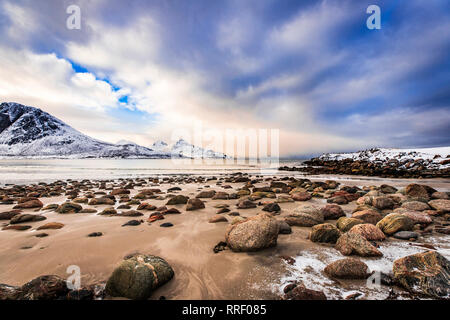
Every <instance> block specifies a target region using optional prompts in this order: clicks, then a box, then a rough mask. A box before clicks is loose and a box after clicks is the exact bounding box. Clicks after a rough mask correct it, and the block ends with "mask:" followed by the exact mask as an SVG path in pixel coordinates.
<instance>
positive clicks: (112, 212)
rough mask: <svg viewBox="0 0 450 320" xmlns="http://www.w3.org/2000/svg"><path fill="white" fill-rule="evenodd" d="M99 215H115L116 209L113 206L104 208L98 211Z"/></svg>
mask: <svg viewBox="0 0 450 320" xmlns="http://www.w3.org/2000/svg"><path fill="white" fill-rule="evenodd" d="M99 215H101V216H115V215H117V210H116V209H114V208H105V209H103V211H102V212H100V213H99Z"/></svg>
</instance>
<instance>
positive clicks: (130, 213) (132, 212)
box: [119, 210, 144, 217]
mask: <svg viewBox="0 0 450 320" xmlns="http://www.w3.org/2000/svg"><path fill="white" fill-rule="evenodd" d="M119 215H120V216H123V217H140V216H143V215H144V214H142V213H141V212H139V211H136V210H128V211H122V212H121V213H120V214H119Z"/></svg>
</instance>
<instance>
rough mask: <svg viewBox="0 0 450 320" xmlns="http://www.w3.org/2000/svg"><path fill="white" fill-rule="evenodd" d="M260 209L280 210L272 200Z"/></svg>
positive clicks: (268, 210)
mask: <svg viewBox="0 0 450 320" xmlns="http://www.w3.org/2000/svg"><path fill="white" fill-rule="evenodd" d="M262 210H263V211H267V212H280V211H281V208H280V206H279V205H278V203H274V202H272V203H268V204H266V205H265V206H264V207H263V209H262Z"/></svg>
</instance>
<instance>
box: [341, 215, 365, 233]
mask: <svg viewBox="0 0 450 320" xmlns="http://www.w3.org/2000/svg"><path fill="white" fill-rule="evenodd" d="M361 223H364V221H362V220H361V219H356V218H347V217H341V218H339V219H338V221H337V222H336V226H337V228H338V229H339V230H341V231H342V232H347V231H349V230H350V229H351V228H352V227H353V226H356V225H358V224H361Z"/></svg>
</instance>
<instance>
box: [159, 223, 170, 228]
mask: <svg viewBox="0 0 450 320" xmlns="http://www.w3.org/2000/svg"><path fill="white" fill-rule="evenodd" d="M159 226H160V227H162V228H170V227H173V224H172V223H170V222H164V223H161V224H160V225H159Z"/></svg>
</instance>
